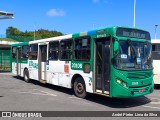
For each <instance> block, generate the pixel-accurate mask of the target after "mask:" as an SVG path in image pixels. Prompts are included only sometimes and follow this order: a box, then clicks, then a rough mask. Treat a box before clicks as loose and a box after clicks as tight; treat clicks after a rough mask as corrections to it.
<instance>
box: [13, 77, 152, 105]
mask: <svg viewBox="0 0 160 120" xmlns="http://www.w3.org/2000/svg"><path fill="white" fill-rule="evenodd" d="M14 78H16V79H17V78H18V80H23V78H22V77H17V76H14ZM31 84H34V85H39V86H42V87H45V88H49V89H51V90H55V91H58V92H62V93H66V94H69V95H73V94H74V92H73V90H71V89H68V88H64V87H60V86H55V85H51V84H42V83H40V82H38V81H35V80H31ZM86 100H88V101H91V102H94V103H98V104H101V105H105V106H108V107H111V108H131V107H137V106H141V105H145V104H148V103H150V102H151V100H150V99H149V98H147V97H145V96H141V97H135V98H109V97H105V96H101V95H95V94H89V97H87V98H86Z"/></svg>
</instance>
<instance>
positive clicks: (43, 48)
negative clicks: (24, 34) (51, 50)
mask: <svg viewBox="0 0 160 120" xmlns="http://www.w3.org/2000/svg"><path fill="white" fill-rule="evenodd" d="M46 62H47V45H40V46H39V58H38V73H39V80H40V82H44V81H45V82H46V79H47V78H46V64H47V63H46Z"/></svg>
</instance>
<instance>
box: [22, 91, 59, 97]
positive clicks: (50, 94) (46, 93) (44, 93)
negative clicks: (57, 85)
mask: <svg viewBox="0 0 160 120" xmlns="http://www.w3.org/2000/svg"><path fill="white" fill-rule="evenodd" d="M40 92H43V93H34V92H19V93H29V94H37V95H49V96H57V95H55V94H52V93H48V92H45V91H40Z"/></svg>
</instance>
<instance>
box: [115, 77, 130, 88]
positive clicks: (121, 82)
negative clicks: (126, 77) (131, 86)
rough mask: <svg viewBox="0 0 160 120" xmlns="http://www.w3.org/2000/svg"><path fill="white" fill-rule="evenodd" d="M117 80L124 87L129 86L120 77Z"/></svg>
mask: <svg viewBox="0 0 160 120" xmlns="http://www.w3.org/2000/svg"><path fill="white" fill-rule="evenodd" d="M116 82H117V83H119V84H120V85H122V86H123V87H125V88H128V87H127V83H125V82H124V81H122V80H120V79H116Z"/></svg>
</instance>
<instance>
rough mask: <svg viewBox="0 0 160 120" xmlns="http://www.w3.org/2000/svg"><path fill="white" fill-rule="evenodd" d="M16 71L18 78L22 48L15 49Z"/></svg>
mask: <svg viewBox="0 0 160 120" xmlns="http://www.w3.org/2000/svg"><path fill="white" fill-rule="evenodd" d="M16 54H17V55H16V60H17V61H16V71H17V75H18V76H20V75H21V54H22V47H17V50H16Z"/></svg>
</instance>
